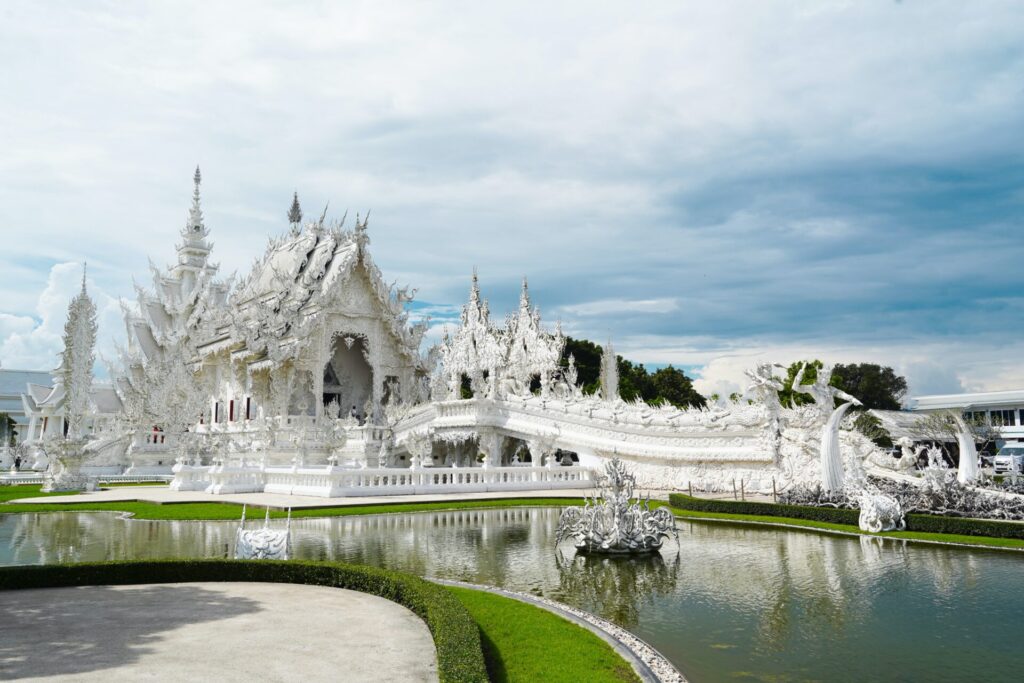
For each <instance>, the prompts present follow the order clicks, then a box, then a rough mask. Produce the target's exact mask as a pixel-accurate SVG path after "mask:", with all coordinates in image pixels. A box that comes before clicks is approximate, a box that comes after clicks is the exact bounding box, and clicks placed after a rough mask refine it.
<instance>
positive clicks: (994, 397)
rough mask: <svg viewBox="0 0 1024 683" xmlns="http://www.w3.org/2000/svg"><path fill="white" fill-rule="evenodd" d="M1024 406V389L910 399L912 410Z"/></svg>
mask: <svg viewBox="0 0 1024 683" xmlns="http://www.w3.org/2000/svg"><path fill="white" fill-rule="evenodd" d="M1019 405H1024V389H1012V390H1010V391H979V392H973V393H964V394H933V395H930V396H915V397H912V398H911V399H910V407H911V410H942V409H944V408H982V407H984V408H987V407H996V406H1007V407H1009V406H1019Z"/></svg>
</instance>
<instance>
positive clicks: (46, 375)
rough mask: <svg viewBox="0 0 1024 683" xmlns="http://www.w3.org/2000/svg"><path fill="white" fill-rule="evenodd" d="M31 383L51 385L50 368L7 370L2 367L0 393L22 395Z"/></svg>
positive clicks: (0, 370)
mask: <svg viewBox="0 0 1024 683" xmlns="http://www.w3.org/2000/svg"><path fill="white" fill-rule="evenodd" d="M29 383H34V384H40V385H47V386H49V385H51V384H52V383H53V382H52V379H51V376H50V371H49V370H5V369H2V368H0V395H9V396H20V395H21V394H22V393H24V391H25V385H26V384H29Z"/></svg>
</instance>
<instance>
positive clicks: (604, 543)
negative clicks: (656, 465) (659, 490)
mask: <svg viewBox="0 0 1024 683" xmlns="http://www.w3.org/2000/svg"><path fill="white" fill-rule="evenodd" d="M604 471H605V478H604V480H603V481H602V482H601V499H600V501H599V500H598V498H597V497H596V496H595V497H594V498H592V499H588V500H587V501H586V504H585V505H584V506H583V507H570V508H566V509H565V510H563V511H562V515H561V517H560V518H559V520H558V531H557V542H559V543H560V542H562V541H563V540H564V539H566V538H572V539H573V542H574V543H575V545H576V549H577V550H578V551H579V552H583V553H601V554H608V555H640V554H645V553H653V552H657V551H658V550H659V549H660V548H661V546H662V544H663V543H664V542H665V539H666V538H668V537H669V536H677V535H678V532H677V531H676V520H675V517H673V516H672V513H671V512H670V511H669V510H668V508H665V507H661V508H658V509H657V510H653V511H652V510H651V508H650V499H648V500H646V501H642V502H641V501H639V500H638V501H635V502H631V499H632V498H633V490H634V488H635V487H636V480H635V479H634V477H633V475H632V473H630V472H629V470H627V469H626V465H625V464H624V463H623V462H622V461H621V460H619V459H618V458H613V459H612V460H610V461H608V462H606V463H605V465H604Z"/></svg>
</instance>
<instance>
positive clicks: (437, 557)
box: [0, 508, 1024, 683]
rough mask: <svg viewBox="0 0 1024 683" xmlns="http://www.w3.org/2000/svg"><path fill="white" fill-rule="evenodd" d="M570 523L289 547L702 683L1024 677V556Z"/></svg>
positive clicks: (155, 540)
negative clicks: (419, 585)
mask: <svg viewBox="0 0 1024 683" xmlns="http://www.w3.org/2000/svg"><path fill="white" fill-rule="evenodd" d="M557 520H558V510H556V509H548V508H514V509H505V510H500V509H497V510H477V511H457V512H439V513H411V514H399V515H372V516H362V517H334V518H323V519H300V520H293V522H292V529H293V532H294V533H293V552H294V554H295V555H296V556H297V557H300V558H307V559H335V560H342V561H346V562H358V563H364V564H371V565H377V566H381V567H387V568H392V569H399V570H403V571H408V572H413V573H416V574H421V575H425V576H433V577H443V578H449V579H461V580H465V581H471V582H475V583H485V584H493V585H499V586H504V587H506V588H511V589H514V590H520V591H527V592H532V593H536V594H543V595H545V596H548V597H550V598H553V599H555V600H560V601H562V602H565V603H568V604H571V605H575V606H577V607H580V608H582V609H585V610H589V611H591V612H594V613H596V614H599V615H601V616H603V617H605V618H607V619H609V620H611V621H614V622H616V623H618V624H621V625H622V626H625V627H626V628H628V629H630V630H632V631H633V632H634V633H636V634H637V635H639V636H640V637H641V638H643V639H644V640H646V641H648V642H649V643H651V644H652V645H653V646H654V647H656V648H658V649H659V650H660V651H661V652H662V653H663V654H665V656H667V657H668V658H669V659H671V660H672V661H673V662H675V664H676V665H677V666H678V667H679V668H680V669H681V670H682V671H683V673H684V674H686V676H687V677H688V678H689V679H690V680H691V681H694V682H695V683H701V682H704V681H721V680H764V681H810V680H825V681H838V680H844V681H861V680H930V681H965V680H987V681H997V680H998V681H1010V680H1020V678H1021V675H1022V674H1021V667H1022V666H1024V654H1022V653H1024V649H1022V648H1021V646H1020V640H1021V637H1022V636H1024V555H1021V554H1018V553H1011V552H998V551H981V550H968V549H956V548H945V547H941V546H929V545H922V544H903V543H901V542H894V541H884V542H883V541H880V540H879V539H867V538H865V539H857V538H848V537H839V536H828V535H823V534H818V533H813V532H803V531H795V530H792V531H791V530H783V529H769V528H754V527H743V526H734V525H728V524H718V523H702V522H684V521H680V523H679V524H680V534H679V542H678V544H676V543H675V542H672V541H667V542H666V544H665V548H664V549H663V550H662V553H661V556H655V557H650V558H640V559H629V558H617V559H601V558H592V557H591V558H585V557H576V556H575V554H574V553H575V551H574V549H573V547H572V545H571V543H566V544H563V545H562V546H560V547H559V548H557V549H556V548H555V547H554V532H555V527H556V523H557ZM277 523H278V522H276V521H275V524H277ZM281 523H283V522H281ZM236 527H237V523H235V522H192V521H188V522H166V521H152V522H150V521H136V520H124V519H121V518H119V517H118V516H116V515H114V514H111V513H42V514H34V515H0V564H33V563H51V562H71V561H89V560H105V559H127V558H139V559H142V558H160V557H180V556H206V557H223V556H224V555H226V554H227V553H228V551H229V549H230V548H231V546H232V544H233V542H234V533H235V529H236ZM0 601H2V596H0ZM0 607H2V603H0Z"/></svg>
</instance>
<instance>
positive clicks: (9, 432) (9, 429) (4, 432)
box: [0, 413, 18, 448]
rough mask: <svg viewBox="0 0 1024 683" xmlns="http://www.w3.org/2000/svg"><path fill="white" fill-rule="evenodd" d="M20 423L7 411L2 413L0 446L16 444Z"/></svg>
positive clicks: (0, 414) (0, 418)
mask: <svg viewBox="0 0 1024 683" xmlns="http://www.w3.org/2000/svg"><path fill="white" fill-rule="evenodd" d="M17 426H18V423H17V422H15V421H14V418H12V417H11V416H10V415H8V414H7V413H0V448H2V447H4V446H14V442H15V440H17V437H18V431H17Z"/></svg>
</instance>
